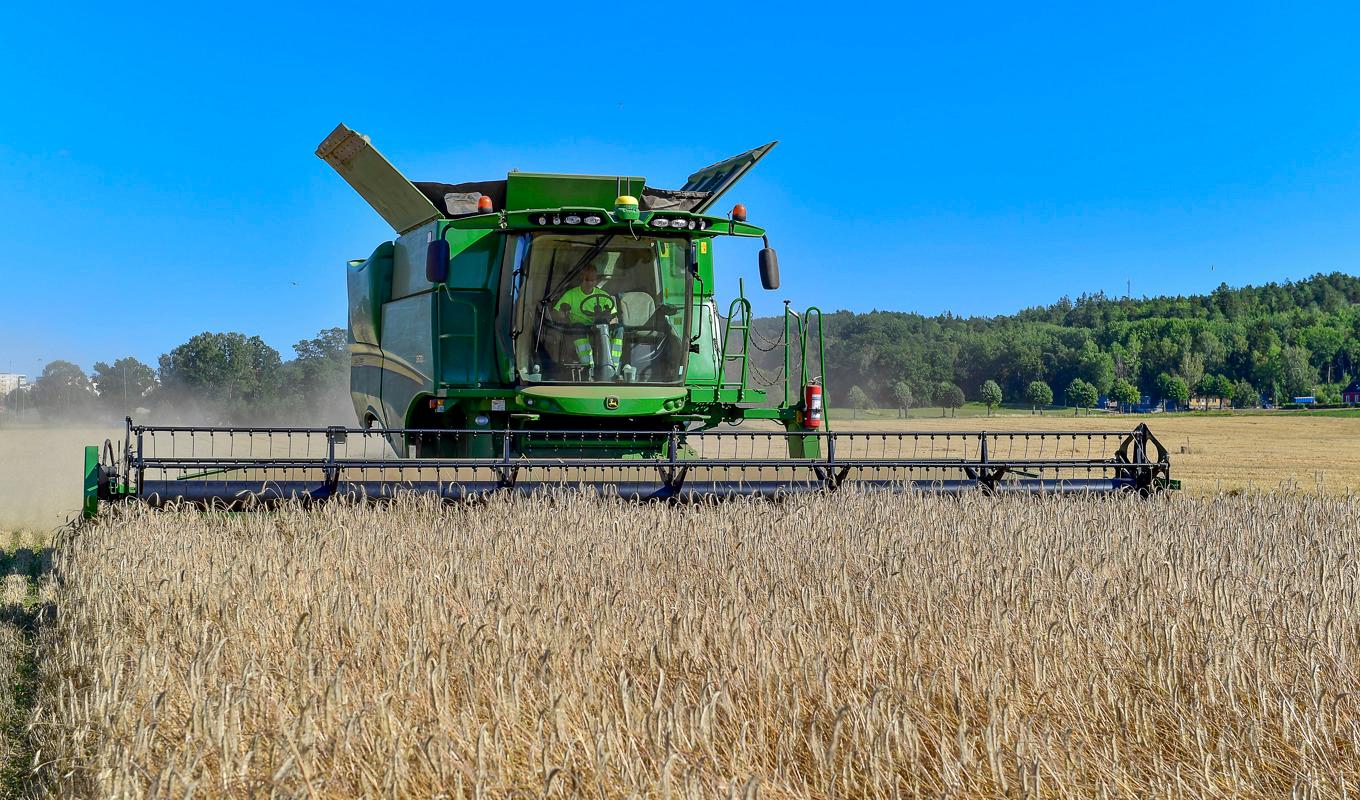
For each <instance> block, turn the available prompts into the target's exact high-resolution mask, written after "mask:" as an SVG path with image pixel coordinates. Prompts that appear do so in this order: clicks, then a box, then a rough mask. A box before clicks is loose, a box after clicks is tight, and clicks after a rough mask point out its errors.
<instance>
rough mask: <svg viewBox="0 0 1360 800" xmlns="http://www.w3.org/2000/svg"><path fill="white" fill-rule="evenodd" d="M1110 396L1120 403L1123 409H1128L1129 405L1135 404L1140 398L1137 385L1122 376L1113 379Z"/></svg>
mask: <svg viewBox="0 0 1360 800" xmlns="http://www.w3.org/2000/svg"><path fill="white" fill-rule="evenodd" d="M1110 397H1112V398H1114V400H1115V402H1117V403H1119V404H1121V406H1122V407H1123V410H1125V411H1127V410H1128V407H1129V406H1134V405H1137V404H1138V401H1139V400H1140V399H1141V395H1140V394H1139V392H1138V387H1137V386H1134V385H1133V384H1132V383H1130V382H1128V381H1126V380H1124V379H1123V378H1116V379H1115V381H1114V384H1113V385H1112V386H1111V387H1110Z"/></svg>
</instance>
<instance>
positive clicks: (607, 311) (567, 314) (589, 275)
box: [557, 264, 623, 369]
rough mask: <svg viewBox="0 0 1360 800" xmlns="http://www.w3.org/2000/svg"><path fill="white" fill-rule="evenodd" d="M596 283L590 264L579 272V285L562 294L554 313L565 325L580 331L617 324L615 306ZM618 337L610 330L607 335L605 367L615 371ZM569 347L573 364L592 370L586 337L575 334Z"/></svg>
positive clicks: (620, 347) (619, 350)
mask: <svg viewBox="0 0 1360 800" xmlns="http://www.w3.org/2000/svg"><path fill="white" fill-rule="evenodd" d="M599 280H600V272H599V270H598V269H596V268H595V266H594V265H593V264H592V265H588V266H586V267H585V268H583V269H582V270H581V283H580V285H579V286H573V287H572V288H570V289H568V290H566V291H565V292H563V293H562V297H561V298H560V299H559V300H558V304H557V310H558V311H559V312H561V314H562V316H563V318H565V320H566V321H567V322H569V323H570V324H572V325H580V326H583V327H589V326H594V325H610V326H611V327H613V326H612V325H611V323H613V322H615V321H616V320H618V316H619V315H618V309H617V307H616V306H617V303H616V302H615V301H614V296H613V295H611V294H609V293H608V292H606V291H604V290H603V289H601V288H600V287H599ZM619 333H620V332H619V331H618V329H617V328H616V327H614V328H613V330H611V332H610V334H609V365H610V366H611V367H614V368H616V369H617V367H618V364H619V359H620V358H621V357H622V356H623V339H622V338H621V337H620V335H619ZM573 345H574V346H575V348H576V360H577V361H579V362H580V363H581V364H584V365H586V366H594V364H595V353H594V350H593V348H592V347H591V346H590V337H589V335H588V334H586V332H585V331H579V332H578V336H577V338H576V339H575V340H574V341H573Z"/></svg>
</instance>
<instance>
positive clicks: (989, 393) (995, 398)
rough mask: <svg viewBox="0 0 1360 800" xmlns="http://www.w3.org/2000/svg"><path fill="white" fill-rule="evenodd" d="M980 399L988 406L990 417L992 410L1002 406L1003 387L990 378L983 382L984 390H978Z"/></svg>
mask: <svg viewBox="0 0 1360 800" xmlns="http://www.w3.org/2000/svg"><path fill="white" fill-rule="evenodd" d="M978 399H979V400H981V401H982V403H983V405H985V406H987V416H989V417H990V416H991V415H992V409H993V408H996V407H997V406H999V405H1001V385H1000V384H998V383H997V382H996V381H994V380H991V379H990V378H988V379H987V380H986V381H983V383H982V388H981V389H980V390H978Z"/></svg>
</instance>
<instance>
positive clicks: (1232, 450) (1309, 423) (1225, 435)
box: [834, 413, 1360, 495]
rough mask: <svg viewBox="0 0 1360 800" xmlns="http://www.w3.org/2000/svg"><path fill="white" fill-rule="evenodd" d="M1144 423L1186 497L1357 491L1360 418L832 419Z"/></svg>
mask: <svg viewBox="0 0 1360 800" xmlns="http://www.w3.org/2000/svg"><path fill="white" fill-rule="evenodd" d="M1140 422H1146V423H1147V425H1148V427H1149V428H1150V429H1151V430H1152V433H1153V435H1154V436H1156V437H1157V438H1158V439H1159V440H1160V441H1161V442H1162V444H1163V445H1165V446H1166V448H1167V449H1168V450H1169V451H1170V452H1171V474H1172V475H1173V476H1174V477H1176V478H1179V479H1181V481H1182V483H1183V485H1184V487H1185V491H1187V492H1191V493H1195V494H1206V495H1208V494H1215V493H1217V492H1221V491H1233V490H1256V491H1270V490H1275V489H1279V488H1281V487H1284V488H1300V489H1304V490H1306V491H1319V490H1320V491H1323V492H1326V493H1330V494H1340V495H1344V494H1346V493H1348V492H1360V446H1357V443H1360V418H1355V417H1349V418H1347V417H1325V416H1321V415H1314V414H1299V413H1275V414H1240V415H1238V414H1233V415H1214V416H1208V415H1179V414H1170V415H1166V414H1146V415H1122V414H1111V415H1105V416H1089V417H1085V416H1083V417H1074V416H1072V415H1071V414H1070V413H1066V414H1052V413H1050V414H1045V415H1043V416H1031V415H1028V414H1008V415H1006V416H994V417H958V418H940V417H912V418H910V419H904V420H897V419H876V420H856V419H851V418H848V417H842V418H837V419H836V420H835V422H834V429H835V430H838V431H862V430H921V431H941V430H960V431H981V430H988V431H1015V430H1035V431H1055V430H1075V431H1083V430H1132V429H1133V427H1134V426H1136V425H1138V424H1139V423H1140Z"/></svg>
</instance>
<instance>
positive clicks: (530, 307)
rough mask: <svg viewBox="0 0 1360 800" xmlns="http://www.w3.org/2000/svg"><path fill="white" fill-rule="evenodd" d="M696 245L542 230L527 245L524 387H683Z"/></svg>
mask: <svg viewBox="0 0 1360 800" xmlns="http://www.w3.org/2000/svg"><path fill="white" fill-rule="evenodd" d="M689 247H690V245H689V241H688V240H686V239H683V238H670V237H640V238H633V237H632V236H630V235H626V234H625V235H616V234H600V235H596V236H579V235H560V234H556V233H539V234H533V235H530V236H527V237H524V238H523V239H521V240H520V244H519V259H518V277H517V281H516V300H515V303H516V313H515V365H516V368H517V369H518V371H519V376H520V379H521V380H523V381H525V382H526V383H608V384H631V383H652V384H657V383H663V384H665V383H668V384H674V383H681V382H682V381H683V380H684V366H685V361H686V356H687V355H688V353H689V347H688V345H687V342H688V333H689V305H690V304H689V302H688V298H689V293H690V273H689V268H688V265H689Z"/></svg>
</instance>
